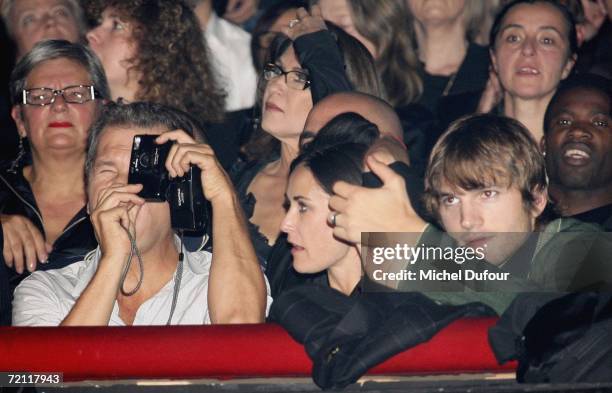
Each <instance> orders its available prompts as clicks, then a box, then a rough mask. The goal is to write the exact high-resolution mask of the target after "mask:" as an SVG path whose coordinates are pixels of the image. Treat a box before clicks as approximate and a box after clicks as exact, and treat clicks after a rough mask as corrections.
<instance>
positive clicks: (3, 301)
mask: <svg viewBox="0 0 612 393" xmlns="http://www.w3.org/2000/svg"><path fill="white" fill-rule="evenodd" d="M22 172H23V167H22V166H18V167H17V168H16V170H15V171H14V172H12V171H10V163H5V165H2V167H1V169H0V212H2V214H18V215H22V216H24V217H26V218H28V219H30V221H32V224H34V225H35V226H36V227H37V228H38V230H39V231H40V233H41V234H42V235H43V236H44V235H45V231H44V227H43V222H42V215H41V214H40V210H39V209H38V206H37V205H36V199H35V198H34V193H33V192H32V188H31V187H30V184H29V183H28V181H27V180H26V179H25V177H24V176H23V173H22ZM3 238H4V236H3V234H2V228H1V226H0V249H4V242H3ZM96 246H97V242H96V237H95V234H94V230H93V227H92V225H91V222H90V220H89V216H88V215H87V211H86V208H85V206H83V208H82V209H81V210H80V211H79V212H78V213H77V214H76V215H75V216H74V217H73V218H72V219H71V220H70V222H69V223H68V225H67V226H66V228H64V231H63V232H62V234H61V235H60V236H59V237H58V238H57V239H56V240H55V242H54V243H53V249H52V251H51V253H49V261H48V263H45V264H38V265H37V268H36V269H37V270H50V269H59V268H63V267H65V266H68V265H70V264H72V263H74V262H78V261H81V260H83V258H84V257H85V255H86V254H87V253H88V252H89V251H91V250H93V249H94V248H96ZM28 275H29V273H28V272H27V271H26V272H24V273H23V274H18V273H17V272H16V271H15V270H13V269H9V268H8V267H7V266H6V264H5V261H4V257H3V255H1V254H0V321H1V324H10V320H11V303H10V302H11V300H12V297H13V291H14V290H15V288H16V287H17V285H18V284H19V283H20V282H21V280H23V279H24V278H25V277H27V276H28Z"/></svg>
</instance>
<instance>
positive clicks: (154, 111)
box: [85, 102, 206, 177]
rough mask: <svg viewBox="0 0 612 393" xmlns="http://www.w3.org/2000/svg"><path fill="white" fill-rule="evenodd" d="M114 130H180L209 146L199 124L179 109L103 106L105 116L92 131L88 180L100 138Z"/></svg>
mask: <svg viewBox="0 0 612 393" xmlns="http://www.w3.org/2000/svg"><path fill="white" fill-rule="evenodd" d="M111 127H133V128H143V129H147V128H155V127H162V128H165V130H166V131H172V130H176V129H181V130H183V131H185V132H186V133H187V134H189V135H190V136H191V137H192V138H194V139H195V140H196V141H198V142H206V137H205V135H204V132H203V131H202V129H201V128H200V126H199V124H198V120H196V119H195V118H193V117H192V116H191V115H190V114H188V113H186V112H183V111H181V110H179V109H176V108H172V107H169V106H166V105H161V104H157V103H153V102H134V103H131V104H116V103H114V102H110V103H108V104H107V105H105V106H104V109H103V110H102V113H101V114H100V116H99V117H98V119H97V120H96V121H95V122H94V124H93V125H92V126H91V128H90V129H89V136H88V139H87V156H86V158H85V176H86V177H89V173H90V171H91V170H92V168H93V163H94V160H95V159H96V154H97V152H98V142H99V140H100V137H101V136H102V134H104V132H105V131H106V130H107V129H108V128H111ZM166 131H164V132H166Z"/></svg>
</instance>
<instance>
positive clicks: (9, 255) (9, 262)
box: [2, 237, 14, 268]
mask: <svg viewBox="0 0 612 393" xmlns="http://www.w3.org/2000/svg"><path fill="white" fill-rule="evenodd" d="M2 256H3V257H4V263H5V264H6V266H8V267H11V268H12V267H13V259H14V256H13V252H12V251H11V247H10V246H9V244H8V242H7V240H6V237H5V238H4V249H3V250H2Z"/></svg>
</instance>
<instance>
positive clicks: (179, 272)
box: [119, 229, 184, 325]
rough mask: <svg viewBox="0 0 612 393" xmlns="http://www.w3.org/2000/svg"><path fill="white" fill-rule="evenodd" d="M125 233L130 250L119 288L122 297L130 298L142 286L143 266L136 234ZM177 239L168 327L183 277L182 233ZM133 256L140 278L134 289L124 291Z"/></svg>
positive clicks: (181, 232)
mask: <svg viewBox="0 0 612 393" xmlns="http://www.w3.org/2000/svg"><path fill="white" fill-rule="evenodd" d="M125 231H126V232H127V235H128V237H129V239H130V245H131V248H130V255H129V256H128V259H127V262H126V264H125V268H124V269H123V273H122V274H121V281H120V284H121V285H120V287H119V288H120V290H121V294H122V295H123V296H132V295H133V294H135V293H136V292H138V290H139V289H140V286H141V285H142V281H143V280H144V264H143V261H142V256H141V255H140V250H139V249H138V247H137V246H136V234H134V235H133V236H132V234H131V233H130V231H129V230H128V229H125ZM179 238H180V239H181V242H180V250H179V258H178V264H177V265H176V272H175V273H174V291H173V293H172V305H171V306H170V315H169V316H168V322H166V325H170V324H171V322H172V316H173V315H174V310H175V309H176V303H177V301H178V294H179V291H180V289H181V279H182V277H183V259H184V253H183V231H180V232H179ZM134 254H135V255H136V259H138V268H139V270H140V277H139V278H138V283H137V284H136V286H135V287H134V289H132V290H131V291H126V290H125V289H124V288H123V286H124V285H125V279H126V277H127V273H128V271H129V270H130V265H131V264H132V258H133V256H134Z"/></svg>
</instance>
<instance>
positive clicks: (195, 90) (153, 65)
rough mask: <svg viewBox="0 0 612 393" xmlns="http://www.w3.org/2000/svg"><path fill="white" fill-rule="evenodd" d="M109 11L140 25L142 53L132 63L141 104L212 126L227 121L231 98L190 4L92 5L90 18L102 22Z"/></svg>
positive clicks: (118, 0)
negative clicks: (174, 110) (215, 69)
mask: <svg viewBox="0 0 612 393" xmlns="http://www.w3.org/2000/svg"><path fill="white" fill-rule="evenodd" d="M107 8H112V9H113V10H115V11H116V12H117V13H118V14H119V16H120V18H121V19H123V20H125V21H128V22H130V21H131V22H134V30H133V40H134V42H135V43H136V47H137V53H136V55H135V56H134V58H132V59H130V63H131V67H132V68H134V69H135V70H137V71H139V72H140V75H141V79H140V80H139V91H138V92H137V94H136V99H137V100H140V101H152V102H158V103H161V104H165V105H170V106H173V107H175V108H179V109H181V110H184V111H188V112H191V113H196V114H197V115H198V116H199V117H201V118H202V120H203V121H206V122H219V121H221V120H222V118H223V114H224V106H225V101H224V95H225V93H224V92H223V91H222V89H220V87H219V86H218V84H217V82H216V81H215V77H214V73H213V69H212V64H211V62H210V60H209V57H208V48H207V46H206V42H205V39H204V36H203V34H202V29H201V28H200V24H199V22H198V20H197V18H196V16H195V14H194V13H193V11H192V10H191V9H190V8H189V7H188V6H187V5H186V4H184V3H183V2H182V1H174V0H90V2H89V4H88V7H87V15H88V18H89V19H90V20H98V19H99V18H100V15H101V14H102V12H103V11H104V10H105V9H107Z"/></svg>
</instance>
